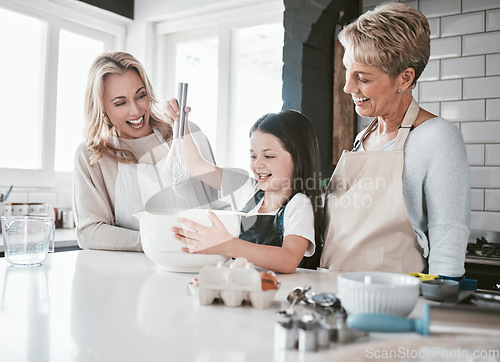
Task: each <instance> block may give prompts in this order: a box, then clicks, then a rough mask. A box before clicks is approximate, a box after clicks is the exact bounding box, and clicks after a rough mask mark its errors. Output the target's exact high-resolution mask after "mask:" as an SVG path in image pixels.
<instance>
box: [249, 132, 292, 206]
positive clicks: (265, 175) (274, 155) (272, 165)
mask: <svg viewBox="0 0 500 362" xmlns="http://www.w3.org/2000/svg"><path fill="white" fill-rule="evenodd" d="M250 159H251V160H250V168H251V169H252V172H253V173H254V175H255V178H256V179H257V181H258V182H259V186H260V188H261V189H262V190H263V191H266V192H267V191H271V192H278V193H283V195H285V196H286V197H288V196H290V194H291V192H292V191H291V190H292V186H293V173H294V164H293V159H292V155H290V153H289V152H288V151H287V150H286V149H285V148H284V147H283V144H282V143H281V141H280V140H279V138H277V137H276V136H274V135H272V134H269V133H264V132H261V131H259V130H257V131H255V132H253V133H252V135H251V137H250Z"/></svg>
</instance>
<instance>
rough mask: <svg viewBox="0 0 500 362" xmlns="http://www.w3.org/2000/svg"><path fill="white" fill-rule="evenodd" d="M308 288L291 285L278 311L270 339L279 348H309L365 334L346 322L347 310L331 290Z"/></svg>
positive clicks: (310, 349) (339, 342)
mask: <svg viewBox="0 0 500 362" xmlns="http://www.w3.org/2000/svg"><path fill="white" fill-rule="evenodd" d="M310 289H311V287H297V288H295V289H294V290H293V291H292V292H291V293H290V294H289V295H288V297H287V300H288V302H289V303H290V306H289V307H288V308H286V309H285V310H283V311H281V312H279V313H278V314H279V315H280V317H279V320H278V321H277V322H276V324H275V329H274V333H275V335H274V341H275V343H276V344H277V345H278V347H279V348H281V349H298V350H299V351H304V352H310V351H316V350H319V349H328V348H330V347H333V346H334V345H336V344H345V343H349V342H352V341H354V340H357V339H360V338H363V337H367V336H368V333H367V332H364V331H359V330H357V329H353V328H350V327H349V326H348V325H347V324H346V319H347V313H346V311H345V310H344V308H343V307H342V305H341V302H340V300H339V299H338V298H336V297H335V295H334V294H333V293H321V294H314V293H308V292H309V291H310Z"/></svg>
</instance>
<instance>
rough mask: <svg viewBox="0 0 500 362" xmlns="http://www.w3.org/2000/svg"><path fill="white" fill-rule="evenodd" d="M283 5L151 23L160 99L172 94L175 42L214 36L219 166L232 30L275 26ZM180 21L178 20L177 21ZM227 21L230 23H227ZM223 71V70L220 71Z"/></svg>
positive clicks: (224, 145) (223, 159) (223, 153)
mask: <svg viewBox="0 0 500 362" xmlns="http://www.w3.org/2000/svg"><path fill="white" fill-rule="evenodd" d="M284 9H285V8H284V4H283V2H282V1H279V0H270V1H268V2H266V3H262V4H257V5H251V6H241V7H239V8H227V9H220V8H219V7H214V10H213V11H211V9H203V15H199V14H198V12H197V11H198V10H195V11H193V12H189V11H186V12H185V13H183V14H172V18H169V19H166V20H163V21H160V22H157V23H154V24H153V29H154V34H155V37H156V39H155V41H156V43H155V44H154V47H155V51H153V53H155V54H154V55H155V62H154V64H153V70H154V71H153V77H154V78H153V79H154V80H155V83H156V84H157V86H158V90H159V94H160V97H161V99H168V98H171V97H172V96H174V95H175V89H176V84H175V54H174V55H172V53H171V52H170V50H171V49H172V46H173V44H174V43H175V42H180V41H189V40H193V39H196V38H197V37H198V38H203V37H207V36H210V35H216V36H218V39H219V57H218V65H219V75H218V94H217V99H218V101H217V129H216V138H215V144H214V145H212V146H213V147H214V146H215V147H214V148H215V157H216V160H217V162H218V163H219V164H222V165H225V164H227V155H228V149H229V147H228V130H229V126H230V125H229V118H230V115H231V109H230V107H231V99H230V97H231V87H232V85H231V81H232V76H231V75H232V72H233V69H232V64H233V63H234V59H233V51H232V31H234V30H238V29H242V28H247V27H252V26H258V25H265V24H270V23H276V22H277V21H283V12H284ZM179 19H181V20H179ZM228 19H230V20H228ZM221 69H226V70H227V71H221Z"/></svg>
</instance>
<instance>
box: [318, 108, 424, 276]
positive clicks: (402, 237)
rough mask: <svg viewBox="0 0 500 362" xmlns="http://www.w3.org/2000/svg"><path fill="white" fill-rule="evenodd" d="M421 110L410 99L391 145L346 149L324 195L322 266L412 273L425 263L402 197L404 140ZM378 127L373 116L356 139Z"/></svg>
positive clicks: (334, 269)
mask: <svg viewBox="0 0 500 362" xmlns="http://www.w3.org/2000/svg"><path fill="white" fill-rule="evenodd" d="M418 112H419V106H418V103H417V102H416V101H415V100H414V99H413V101H412V103H411V104H410V107H409V108H408V110H407V112H406V114H405V117H404V119H403V123H402V125H401V128H400V129H399V132H398V135H397V137H396V141H395V143H394V148H393V150H392V151H381V150H377V151H364V152H349V151H346V150H344V152H343V153H342V157H341V158H340V160H339V162H338V164H337V167H336V168H335V170H334V172H333V175H332V177H331V179H330V183H329V184H328V189H327V196H326V199H325V245H324V249H323V253H322V256H321V264H320V265H321V267H322V268H328V269H330V270H331V271H335V272H346V271H355V270H378V271H390V272H403V273H413V272H421V271H423V270H424V268H425V261H424V258H423V256H422V249H421V247H420V246H419V244H418V240H417V234H416V232H415V230H414V228H413V226H412V224H411V222H410V220H409V217H408V213H407V210H406V206H405V201H404V198H403V183H402V175H403V166H404V153H403V149H404V145H405V142H406V139H407V138H408V134H409V133H410V129H411V126H412V125H413V123H414V122H415V120H416V118H417V115H418ZM374 127H376V118H375V119H374V120H373V122H372V123H371V124H370V126H369V127H368V128H367V129H366V131H365V132H364V133H363V135H362V136H361V140H359V141H360V142H362V140H364V138H365V137H366V136H367V135H368V133H369V132H370V131H371V130H373V128H374Z"/></svg>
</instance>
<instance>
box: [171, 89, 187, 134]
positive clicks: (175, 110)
mask: <svg viewBox="0 0 500 362" xmlns="http://www.w3.org/2000/svg"><path fill="white" fill-rule="evenodd" d="M184 111H185V112H186V128H185V131H186V134H187V133H190V132H189V122H188V116H189V112H191V107H186V108H184ZM180 115H181V112H180V110H179V105H178V103H177V99H175V98H172V99H170V100H169V101H167V104H166V105H165V120H166V121H167V123H168V124H170V126H172V127H174V122H178V121H179V116H180Z"/></svg>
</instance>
